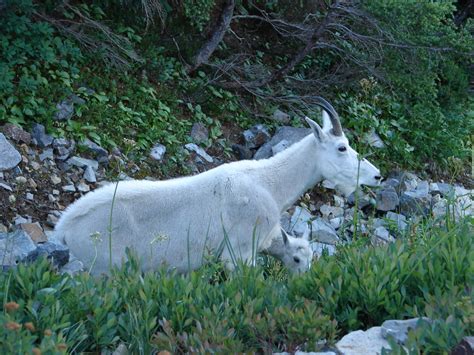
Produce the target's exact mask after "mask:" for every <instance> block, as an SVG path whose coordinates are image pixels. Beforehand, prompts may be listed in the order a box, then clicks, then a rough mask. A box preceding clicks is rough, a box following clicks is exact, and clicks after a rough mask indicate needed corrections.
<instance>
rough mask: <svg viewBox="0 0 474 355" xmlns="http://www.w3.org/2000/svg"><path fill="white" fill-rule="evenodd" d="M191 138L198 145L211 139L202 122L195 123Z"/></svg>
mask: <svg viewBox="0 0 474 355" xmlns="http://www.w3.org/2000/svg"><path fill="white" fill-rule="evenodd" d="M191 138H192V139H193V141H194V142H195V143H197V144H200V143H204V142H206V141H207V140H208V139H209V131H208V129H207V128H206V126H205V125H204V124H202V123H201V122H195V123H194V124H193V127H192V128H191Z"/></svg>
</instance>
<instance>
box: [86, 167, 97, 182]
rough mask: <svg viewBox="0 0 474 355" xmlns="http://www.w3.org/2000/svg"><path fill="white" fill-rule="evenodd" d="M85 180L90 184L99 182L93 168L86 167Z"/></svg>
mask: <svg viewBox="0 0 474 355" xmlns="http://www.w3.org/2000/svg"><path fill="white" fill-rule="evenodd" d="M83 178H84V179H85V180H86V181H87V182H90V183H95V182H97V177H96V175H95V171H94V169H93V168H92V167H91V166H86V168H85V169H84V175H83Z"/></svg>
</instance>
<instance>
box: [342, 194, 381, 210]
mask: <svg viewBox="0 0 474 355" xmlns="http://www.w3.org/2000/svg"><path fill="white" fill-rule="evenodd" d="M356 196H357V206H358V208H359V209H360V210H361V209H363V208H365V207H367V206H370V205H372V204H375V201H374V199H372V198H371V197H370V196H369V195H367V194H366V193H364V192H363V191H362V190H356V191H354V192H353V193H351V194H350V195H349V196H348V197H347V203H348V204H349V205H355V203H356Z"/></svg>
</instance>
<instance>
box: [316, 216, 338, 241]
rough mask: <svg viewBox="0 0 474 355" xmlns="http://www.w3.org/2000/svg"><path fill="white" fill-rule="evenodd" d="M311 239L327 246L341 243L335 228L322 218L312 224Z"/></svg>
mask: <svg viewBox="0 0 474 355" xmlns="http://www.w3.org/2000/svg"><path fill="white" fill-rule="evenodd" d="M311 239H312V240H316V241H318V242H321V243H326V244H336V243H337V242H338V241H339V237H338V236H337V233H336V230H335V229H334V228H333V226H331V224H329V223H328V222H326V221H325V220H323V219H322V218H320V217H318V218H316V219H315V220H314V221H313V222H311Z"/></svg>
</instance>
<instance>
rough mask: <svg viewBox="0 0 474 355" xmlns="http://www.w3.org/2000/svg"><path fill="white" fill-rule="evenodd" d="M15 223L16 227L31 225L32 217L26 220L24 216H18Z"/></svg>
mask: <svg viewBox="0 0 474 355" xmlns="http://www.w3.org/2000/svg"><path fill="white" fill-rule="evenodd" d="M13 223H14V224H15V226H18V225H20V224H23V223H31V217H29V216H27V218H25V217H23V216H18V215H17V216H16V217H15V220H14V222H13Z"/></svg>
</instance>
